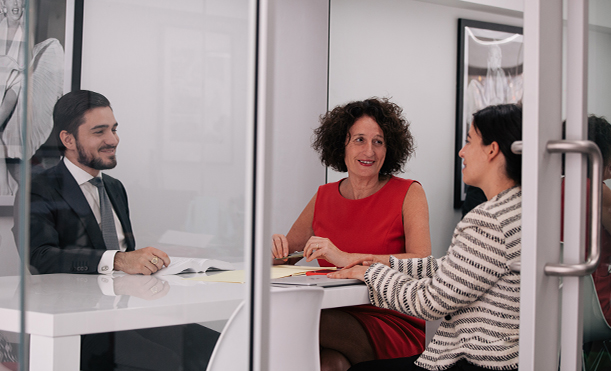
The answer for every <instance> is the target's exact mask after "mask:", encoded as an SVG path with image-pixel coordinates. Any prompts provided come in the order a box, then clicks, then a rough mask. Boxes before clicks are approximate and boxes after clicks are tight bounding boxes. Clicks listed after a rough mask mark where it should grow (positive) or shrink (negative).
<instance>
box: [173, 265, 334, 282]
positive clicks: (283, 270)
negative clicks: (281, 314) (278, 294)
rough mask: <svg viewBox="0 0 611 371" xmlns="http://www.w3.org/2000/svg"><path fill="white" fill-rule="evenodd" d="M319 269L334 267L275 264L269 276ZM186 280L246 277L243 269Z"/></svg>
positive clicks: (214, 280) (299, 273)
mask: <svg viewBox="0 0 611 371" xmlns="http://www.w3.org/2000/svg"><path fill="white" fill-rule="evenodd" d="M321 269H335V268H333V267H331V268H329V267H302V266H296V265H275V266H273V267H271V275H270V278H271V279H274V278H281V277H289V276H298V275H303V274H305V273H306V272H309V271H318V270H321ZM185 279H186V280H191V281H203V282H232V283H244V282H246V277H245V273H244V270H238V271H225V272H221V273H217V274H214V275H211V276H199V277H192V278H185Z"/></svg>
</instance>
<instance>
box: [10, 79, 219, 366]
mask: <svg viewBox="0 0 611 371" xmlns="http://www.w3.org/2000/svg"><path fill="white" fill-rule="evenodd" d="M53 121H54V128H53V133H52V134H51V135H56V136H57V137H58V143H60V151H61V152H62V153H63V155H64V157H63V159H62V160H60V162H59V164H57V165H56V166H55V167H53V168H50V169H48V170H45V171H43V172H42V173H40V174H38V175H36V176H34V177H33V179H32V185H31V190H30V193H31V197H30V202H31V206H30V270H31V272H32V273H33V274H43V273H101V274H108V273H111V272H113V271H123V272H125V273H129V274H145V275H150V274H152V273H155V272H157V271H158V270H159V269H161V268H162V267H163V266H164V265H165V266H168V265H169V264H170V259H169V258H168V256H167V254H166V253H164V252H163V251H161V250H158V249H156V248H154V247H145V248H142V249H138V250H135V245H136V243H135V240H134V236H133V233H132V227H131V223H130V220H129V207H128V203H127V194H126V192H125V188H124V187H123V184H121V182H120V181H119V180H117V179H114V178H112V177H110V176H108V175H106V174H101V173H100V171H101V170H105V169H112V168H114V167H115V166H116V165H117V159H116V155H115V152H116V148H117V145H118V144H119V137H118V135H117V126H118V124H117V120H116V119H115V117H114V114H113V111H112V109H111V106H110V102H109V101H108V99H106V98H105V97H104V96H103V95H101V94H98V93H95V92H91V91H86V90H80V91H73V92H70V93H68V94H66V95H64V96H63V97H62V98H60V99H59V100H58V101H57V103H56V105H55V108H54V110H53ZM96 178H97V179H96ZM16 209H17V208H16ZM15 220H17V218H15ZM109 228H110V230H109ZM13 230H14V231H16V228H13ZM115 294H116V295H120V294H121V292H115ZM123 299H127V300H128V299H129V295H123V297H122V298H121V301H122V302H124V305H127V304H126V300H123ZM218 335H219V334H218V332H216V331H213V330H210V329H207V328H205V327H203V326H200V325H195V324H188V325H182V326H170V327H162V328H152V329H142V330H132V331H122V332H117V333H104V334H92V335H83V336H82V337H81V369H82V370H90V371H91V370H119V369H120V370H135V369H138V370H159V371H165V370H178V369H181V370H205V369H206V365H207V363H208V359H209V357H210V354H211V353H212V350H213V349H214V345H215V343H216V340H217V338H218Z"/></svg>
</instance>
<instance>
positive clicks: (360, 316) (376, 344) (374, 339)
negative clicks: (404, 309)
mask: <svg viewBox="0 0 611 371" xmlns="http://www.w3.org/2000/svg"><path fill="white" fill-rule="evenodd" d="M336 309H338V310H341V311H343V312H345V313H348V314H350V315H351V316H353V317H354V318H356V320H357V321H359V323H360V324H361V326H363V328H364V329H365V332H366V333H367V336H368V337H369V341H370V342H371V346H372V347H373V350H374V351H375V354H376V357H377V359H390V358H402V357H411V356H414V355H416V354H421V353H422V352H424V339H425V337H424V330H425V324H426V322H425V321H424V320H422V319H419V318H416V317H412V316H408V315H407V314H403V313H400V312H397V311H394V310H390V309H383V308H378V307H374V306H372V305H357V306H354V307H343V308H336Z"/></svg>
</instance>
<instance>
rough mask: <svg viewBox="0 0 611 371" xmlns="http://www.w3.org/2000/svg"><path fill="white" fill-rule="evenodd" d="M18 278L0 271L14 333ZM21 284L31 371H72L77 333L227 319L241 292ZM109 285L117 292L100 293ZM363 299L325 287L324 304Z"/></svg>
mask: <svg viewBox="0 0 611 371" xmlns="http://www.w3.org/2000/svg"><path fill="white" fill-rule="evenodd" d="M18 283H19V279H18V277H0V330H5V331H11V332H19V331H20V328H19V318H20V302H19V287H18V286H19V285H18ZM27 285H28V286H27V297H26V314H25V317H26V329H25V332H26V333H28V334H30V370H32V371H40V370H56V371H57V370H61V371H70V370H78V369H79V362H80V335H83V334H92V333H101V332H114V331H124V330H134V329H141V328H152V327H163V326H173V325H181V324H187V323H197V322H210V321H218V320H226V319H228V318H229V316H230V315H231V314H232V313H233V311H234V310H235V308H237V306H238V304H239V303H240V302H241V301H242V300H243V299H244V298H245V297H246V291H245V290H246V285H242V284H232V283H203V282H194V281H179V280H171V281H169V282H166V283H163V282H161V281H160V280H158V279H155V278H151V277H150V276H125V277H118V278H110V277H107V276H102V275H76V274H49V275H39V276H30V277H28V284H27ZM108 287H111V288H112V287H115V288H117V290H118V291H119V292H117V293H116V294H118V296H113V295H111V294H112V293H110V295H105V294H104V293H103V292H102V290H105V289H107V288H108ZM274 289H275V288H272V290H274ZM111 291H112V289H111ZM106 294H109V293H108V292H106ZM120 294H123V295H120ZM368 302H369V299H368V295H367V287H366V286H365V285H356V286H340V287H333V288H326V289H325V296H324V298H323V303H322V307H323V308H334V307H341V306H350V305H358V304H367V303H368Z"/></svg>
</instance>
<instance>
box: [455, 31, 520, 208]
mask: <svg viewBox="0 0 611 371" xmlns="http://www.w3.org/2000/svg"><path fill="white" fill-rule="evenodd" d="M523 64H524V53H523V35H522V28H521V27H515V26H507V25H502V24H497V23H488V22H480V21H474V20H469V19H459V20H458V58H457V75H456V151H455V165H454V208H455V209H459V208H461V207H462V206H463V203H464V202H465V199H466V198H467V197H468V196H467V187H466V185H465V184H464V182H463V177H462V159H461V158H460V157H459V156H458V153H459V151H460V150H461V148H462V147H463V146H464V144H465V140H466V136H467V132H468V131H469V125H470V123H471V120H472V116H473V113H475V112H477V111H479V110H480V109H482V108H484V107H487V106H491V105H495V104H504V103H518V102H521V100H522V93H523V83H522V81H523V74H522V72H523ZM467 201H469V200H467ZM465 206H466V204H465Z"/></svg>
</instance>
